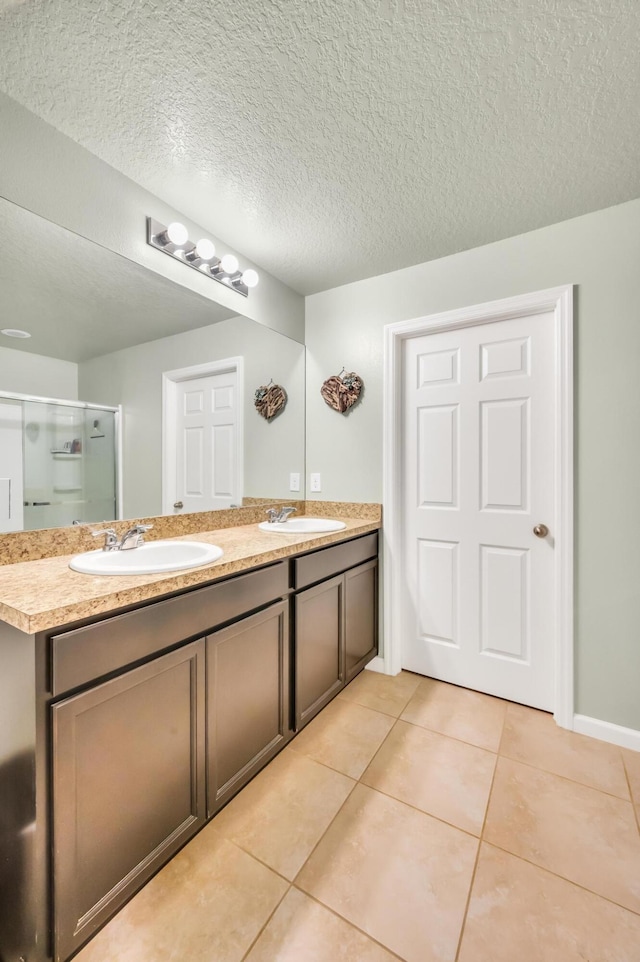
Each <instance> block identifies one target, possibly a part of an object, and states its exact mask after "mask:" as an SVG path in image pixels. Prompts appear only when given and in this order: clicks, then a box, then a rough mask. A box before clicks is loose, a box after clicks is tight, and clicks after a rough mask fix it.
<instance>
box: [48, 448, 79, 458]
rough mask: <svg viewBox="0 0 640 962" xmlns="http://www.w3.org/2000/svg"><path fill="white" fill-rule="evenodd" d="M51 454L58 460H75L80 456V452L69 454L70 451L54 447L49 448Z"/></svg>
mask: <svg viewBox="0 0 640 962" xmlns="http://www.w3.org/2000/svg"><path fill="white" fill-rule="evenodd" d="M51 454H52V455H53V456H54V458H58V459H59V460H60V461H77V460H78V459H79V458H81V457H82V455H81V454H71V452H70V451H59V450H57V449H55V448H51Z"/></svg>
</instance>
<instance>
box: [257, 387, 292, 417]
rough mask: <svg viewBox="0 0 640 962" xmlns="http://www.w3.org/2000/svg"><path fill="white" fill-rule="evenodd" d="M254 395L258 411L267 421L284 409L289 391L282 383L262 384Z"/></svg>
mask: <svg viewBox="0 0 640 962" xmlns="http://www.w3.org/2000/svg"><path fill="white" fill-rule="evenodd" d="M253 397H254V402H253V403H254V404H255V407H256V411H257V412H258V414H261V415H262V417H263V418H265V419H266V420H267V421H271V419H272V418H274V417H275V416H276V414H280V412H281V411H284V407H285V404H286V403H287V392H286V391H285V389H284V388H283V387H282V385H281V384H261V385H260V387H259V388H258V390H257V391H256V392H255V394H254V396H253Z"/></svg>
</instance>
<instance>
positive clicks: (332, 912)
mask: <svg viewBox="0 0 640 962" xmlns="http://www.w3.org/2000/svg"><path fill="white" fill-rule="evenodd" d="M291 887H292V888H294V889H295V890H296V892H301V893H302V894H303V895H306V897H307V898H309V899H311V900H312V901H313V902H315V903H316V904H317V905H320V906H321V907H322V908H323V909H326V911H327V912H330V913H331V915H335V917H336V918H337V919H340V921H341V922H346V924H347V925H349V926H350V927H351V928H352V929H355V930H356V932H360V934H361V935H364V936H365V937H366V938H367V939H369V941H370V942H373V943H374V944H375V945H379V946H380V948H381V949H384V950H385V952H387V953H388V954H389V955H391V956H392V957H393V958H394V959H399V960H400V962H406V959H404V958H403V956H401V955H398V954H397V952H394V951H393V949H390V948H389V946H388V945H385V944H384V942H380V941H378V939H376V938H375V937H374V936H373V935H371V934H370V933H369V932H367V931H366V930H365V929H361V928H360V926H359V925H356V924H355V923H354V922H352V921H351V920H350V919H347V918H345V916H344V915H340V913H339V912H337V911H336V910H335V909H333V908H331V906H330V905H327V904H326V903H325V902H322V901H321V900H320V899H319V898H318V897H317V896H315V895H313V894H312V893H311V892H307V891H305V889H301V888H299V887H298V886H297V885H295V884H293V885H292V886H291Z"/></svg>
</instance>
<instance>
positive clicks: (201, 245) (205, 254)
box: [196, 237, 216, 261]
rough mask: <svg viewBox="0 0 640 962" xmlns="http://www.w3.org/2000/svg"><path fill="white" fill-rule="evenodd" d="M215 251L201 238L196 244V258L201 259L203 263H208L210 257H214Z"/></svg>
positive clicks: (204, 238) (207, 241) (208, 241)
mask: <svg viewBox="0 0 640 962" xmlns="http://www.w3.org/2000/svg"><path fill="white" fill-rule="evenodd" d="M215 253H216V249H215V247H214V245H213V244H212V243H211V241H210V240H207V238H206V237H203V238H202V239H201V240H199V241H198V243H197V244H196V254H197V255H198V257H200V258H202V260H203V261H210V260H211V258H212V257H214V256H215Z"/></svg>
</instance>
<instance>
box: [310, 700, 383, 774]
mask: <svg viewBox="0 0 640 962" xmlns="http://www.w3.org/2000/svg"><path fill="white" fill-rule="evenodd" d="M393 724H394V721H393V718H391V717H390V716H389V715H383V714H382V713H381V712H379V711H372V710H371V709H370V708H364V707H363V706H362V705H356V704H354V703H353V702H349V701H340V700H339V699H337V698H336V699H334V701H332V702H331V704H330V705H327V707H326V708H325V709H324V711H322V712H320V714H319V715H317V716H316V717H315V718H314V719H313V721H311V722H309V724H308V725H307V727H306V728H304V729H303V730H302V731H301V732H300V734H299V735H297V736H296V738H294V740H293V741H292V743H291V749H292V750H293V751H294V752H300V753H301V754H303V755H308V756H309V757H310V758H315V760H316V761H318V762H322V763H323V765H329V767H330V768H335V769H336V770H337V771H339V772H342V773H343V774H344V775H349V776H350V777H351V778H360V776H361V775H362V773H363V771H364V770H365V768H366V767H367V765H368V764H369V762H370V761H371V759H372V758H373V756H374V755H375V753H376V752H377V750H378V749H379V748H380V745H381V744H382V742H383V741H384V740H385V738H386V737H387V735H388V734H389V732H390V730H391V728H392V727H393Z"/></svg>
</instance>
